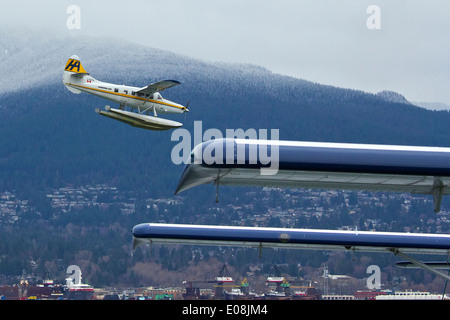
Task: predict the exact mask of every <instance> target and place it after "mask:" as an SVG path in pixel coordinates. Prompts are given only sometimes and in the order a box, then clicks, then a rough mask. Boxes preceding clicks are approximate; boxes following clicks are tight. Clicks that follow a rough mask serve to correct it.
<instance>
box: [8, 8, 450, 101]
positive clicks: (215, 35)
mask: <svg viewBox="0 0 450 320" xmlns="http://www.w3.org/2000/svg"><path fill="white" fill-rule="evenodd" d="M71 5H76V6H77V7H78V8H79V9H80V15H79V20H78V21H79V27H80V29H69V28H68V27H67V21H68V20H70V21H71V22H74V20H72V19H71V17H73V12H72V14H71V13H67V9H68V8H69V6H71ZM370 5H376V6H377V7H378V8H379V10H380V11H379V15H377V13H376V12H374V11H370V12H369V13H368V12H367V10H368V8H369V6H370ZM378 18H379V19H378ZM374 19H377V20H374ZM368 20H369V22H370V26H379V27H380V29H370V28H368V26H367V22H368ZM3 26H13V27H22V28H33V29H35V30H41V32H57V33H61V34H67V35H75V34H78V35H93V36H109V37H112V36H114V37H115V36H117V37H118V38H121V39H127V40H129V41H132V42H136V43H140V44H144V45H148V46H151V47H156V48H160V49H166V50H170V51H172V52H175V53H181V54H184V55H187V56H190V57H194V58H200V59H203V60H207V61H224V62H243V63H253V64H256V65H261V66H264V67H266V68H268V69H269V70H271V71H273V72H276V73H281V74H287V75H291V76H294V77H297V78H302V79H306V80H311V81H315V82H318V83H323V84H330V85H335V86H339V87H345V88H353V89H360V90H364V91H367V92H373V93H375V92H378V91H381V90H385V89H388V90H394V91H397V92H399V93H401V94H403V95H405V96H406V98H407V99H408V100H410V101H439V102H445V103H447V104H450V90H449V83H450V62H449V59H450V37H449V36H450V2H449V1H448V0H433V1H425V0H421V1H418V0H417V1H414V0H404V1H401V0H395V1H392V0H389V1H381V0H373V1H372V0H371V1H367V0H341V1H338V0H307V1H300V0H276V1H275V0H164V1H161V0H158V1H153V0H150V1H149V0H128V1H118V0H108V1H106V0H94V1H92V0H89V1H78V0H52V1H50V0H39V1H35V0H34V1H2V8H1V11H0V27H3ZM72 26H73V23H72Z"/></svg>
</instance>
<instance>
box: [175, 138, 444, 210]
mask: <svg viewBox="0 0 450 320" xmlns="http://www.w3.org/2000/svg"><path fill="white" fill-rule="evenodd" d="M207 183H214V184H216V185H217V186H219V184H220V185H249V186H271V187H288V188H313V189H340V190H375V191H392V192H410V193H416V194H431V195H433V196H434V209H435V211H436V212H438V211H439V210H440V203H441V199H442V196H443V195H447V194H450V148H439V147H414V146H393V145H364V144H339V143H316V142H294V141H272V140H251V139H216V140H211V141H207V142H203V143H202V144H199V145H197V146H196V147H195V148H194V150H193V151H192V152H191V159H190V162H189V163H188V164H187V165H186V167H185V170H184V172H183V174H182V176H181V178H180V180H179V183H178V186H177V189H176V192H175V193H176V194H178V193H179V192H182V191H184V190H186V189H189V188H191V187H194V186H198V185H201V184H207Z"/></svg>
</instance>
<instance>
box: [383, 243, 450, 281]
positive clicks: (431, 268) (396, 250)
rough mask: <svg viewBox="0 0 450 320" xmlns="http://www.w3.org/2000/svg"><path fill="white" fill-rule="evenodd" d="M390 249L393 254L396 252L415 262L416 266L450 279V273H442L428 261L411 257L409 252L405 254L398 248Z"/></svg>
mask: <svg viewBox="0 0 450 320" xmlns="http://www.w3.org/2000/svg"><path fill="white" fill-rule="evenodd" d="M390 251H391V252H392V253H393V254H395V255H397V256H399V257H402V258H403V259H406V260H408V261H410V262H411V263H412V264H414V265H415V266H417V267H419V268H422V269H424V270H426V271H429V272H431V273H433V274H435V275H437V276H439V277H442V278H444V279H445V280H447V281H449V280H450V275H447V274H445V273H442V272H440V271H439V270H436V269H435V268H433V267H431V266H429V265H427V264H426V263H423V262H420V261H417V260H416V259H414V258H411V257H410V256H408V255H407V254H404V253H403V252H401V251H400V250H398V249H390Z"/></svg>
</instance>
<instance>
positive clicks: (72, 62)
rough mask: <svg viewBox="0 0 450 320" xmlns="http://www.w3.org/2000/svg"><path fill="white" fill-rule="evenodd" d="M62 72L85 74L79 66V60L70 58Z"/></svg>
mask: <svg viewBox="0 0 450 320" xmlns="http://www.w3.org/2000/svg"><path fill="white" fill-rule="evenodd" d="M64 71H69V72H76V73H87V72H86V70H84V68H83V66H82V65H81V62H80V60H78V59H72V57H71V58H70V59H69V60H68V61H67V64H66V67H65V68H64Z"/></svg>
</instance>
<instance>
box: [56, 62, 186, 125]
mask: <svg viewBox="0 0 450 320" xmlns="http://www.w3.org/2000/svg"><path fill="white" fill-rule="evenodd" d="M63 83H64V85H65V86H66V87H67V89H68V90H69V91H70V92H72V93H75V94H79V93H81V92H86V93H90V94H92V95H95V96H97V97H100V98H104V99H107V100H110V101H112V102H115V103H117V104H118V105H119V107H118V108H112V107H111V106H109V105H106V106H105V110H100V109H99V108H96V109H95V111H96V112H97V113H98V114H100V115H102V116H105V117H108V118H111V119H114V120H118V121H121V122H124V123H126V124H129V125H131V126H133V127H138V128H143V129H148V130H159V131H161V130H169V129H174V128H178V127H181V126H182V125H183V124H182V123H180V122H177V121H173V120H168V119H162V118H159V117H158V113H166V114H182V113H185V112H189V109H188V105H187V106H183V105H181V104H178V103H175V102H173V101H170V100H167V99H164V98H163V97H162V96H161V93H160V92H161V91H163V90H165V89H169V88H172V87H174V86H177V85H179V84H180V82H179V81H176V80H162V81H158V82H155V83H151V84H149V85H148V86H145V87H132V86H126V85H118V84H113V83H107V82H103V81H99V80H97V79H94V78H93V77H92V76H91V75H90V74H89V73H87V72H86V70H85V69H84V68H83V66H82V65H81V62H80V58H79V57H78V56H76V55H73V56H71V57H70V58H69V60H68V61H67V63H66V66H65V68H64V74H63ZM126 107H130V108H131V109H130V110H129V111H128V110H126V109H125V108H126ZM150 112H151V113H153V115H149V113H150Z"/></svg>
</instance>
